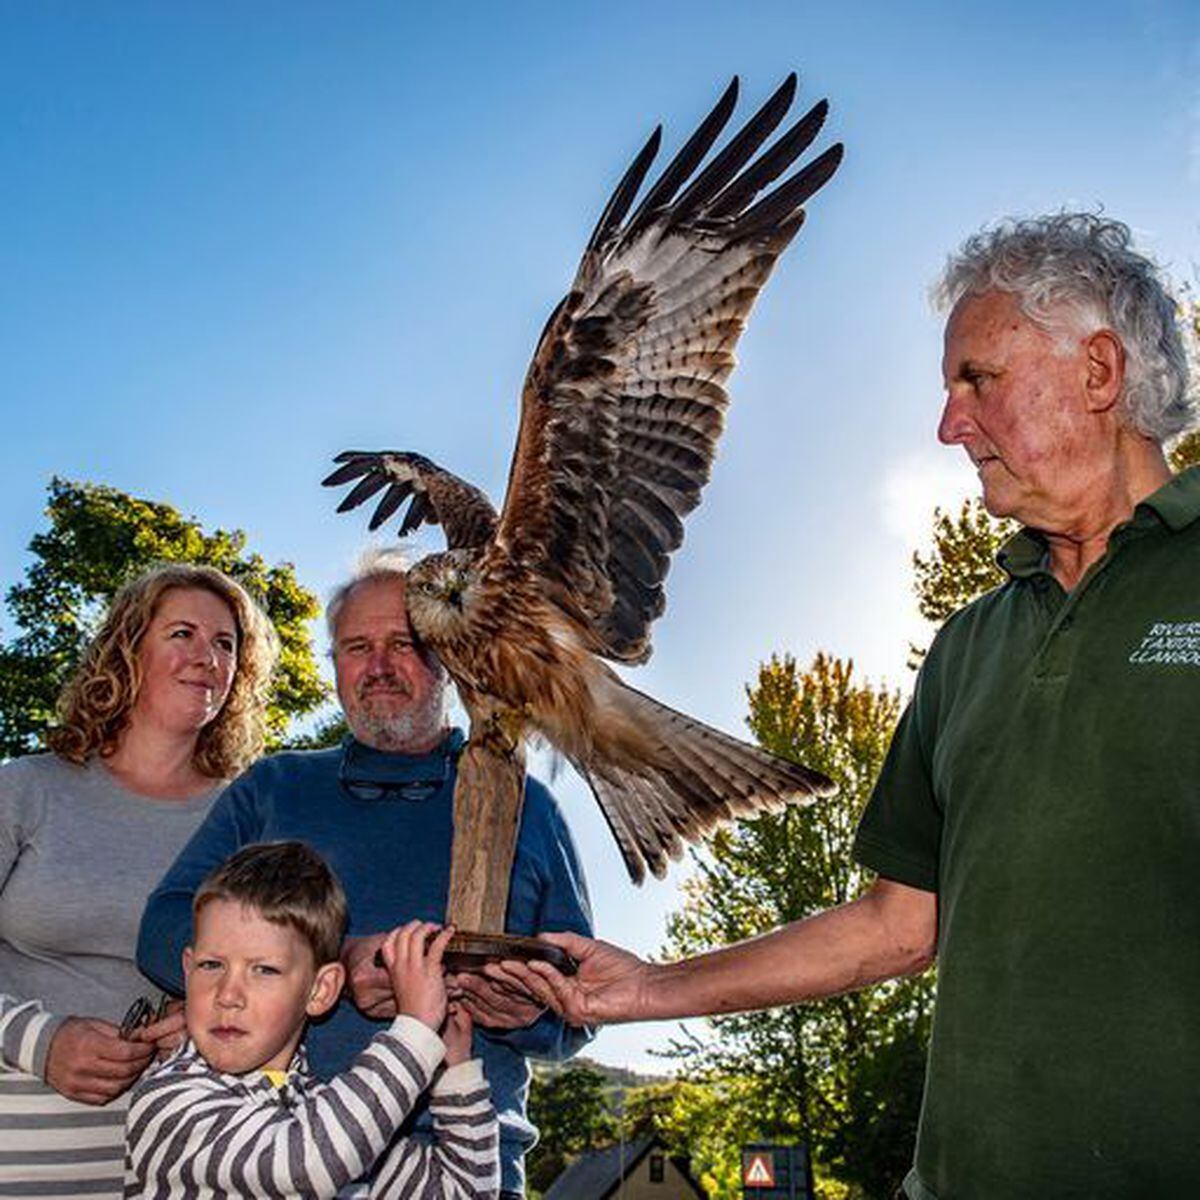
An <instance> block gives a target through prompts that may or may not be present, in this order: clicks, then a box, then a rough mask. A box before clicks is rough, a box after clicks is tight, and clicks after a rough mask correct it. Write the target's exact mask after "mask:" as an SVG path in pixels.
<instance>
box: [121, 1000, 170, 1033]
mask: <svg viewBox="0 0 1200 1200" xmlns="http://www.w3.org/2000/svg"><path fill="white" fill-rule="evenodd" d="M170 1003H171V997H170V996H168V995H166V993H164V994H163V997H162V999H161V1000H160V1001H159V1002H158V1004H157V1005H155V1003H154V1001H153V1000H147V999H146V997H145V996H139V997H138V998H137V999H136V1000H135V1001H134V1002H133V1003H132V1004H131V1005H130V1006H129V1009H128V1011H127V1012H126V1013H125V1017H124V1019H123V1020H122V1021H121V1029H120V1034H121V1037H123V1038H124V1039H125V1040H126V1041H128V1040H129V1039H130V1038H131V1037H133V1035H134V1033H135V1032H136V1031H137V1030H139V1029H142V1028H144V1027H145V1026H146V1025H153V1024H154V1023H155V1022H156V1021H161V1020H162V1019H163V1017H165V1016H166V1015H167V1006H168V1005H169V1004H170Z"/></svg>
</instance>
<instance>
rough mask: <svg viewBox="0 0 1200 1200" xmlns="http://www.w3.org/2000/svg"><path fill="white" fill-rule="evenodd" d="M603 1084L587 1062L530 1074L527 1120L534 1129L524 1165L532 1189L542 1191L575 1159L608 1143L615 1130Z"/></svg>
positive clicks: (604, 1082) (600, 1077) (602, 1079)
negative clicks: (535, 1134)
mask: <svg viewBox="0 0 1200 1200" xmlns="http://www.w3.org/2000/svg"><path fill="white" fill-rule="evenodd" d="M606 1082H607V1081H606V1080H605V1077H604V1075H603V1074H602V1073H601V1072H600V1071H598V1070H596V1068H595V1067H593V1066H590V1065H588V1064H587V1063H575V1064H573V1065H572V1066H568V1067H564V1068H562V1069H561V1070H554V1071H545V1072H542V1071H539V1072H538V1073H537V1074H536V1075H535V1077H534V1081H533V1085H532V1087H531V1088H530V1091H529V1119H530V1120H531V1121H532V1122H533V1123H534V1124H535V1125H536V1126H537V1128H538V1143H537V1145H536V1146H535V1147H534V1149H533V1150H532V1151H531V1152H530V1154H529V1157H528V1159H527V1160H526V1167H527V1171H528V1177H529V1184H530V1187H531V1188H534V1189H536V1190H537V1191H539V1192H543V1191H545V1190H546V1188H548V1187H549V1186H550V1184H552V1183H553V1182H554V1180H555V1179H557V1178H558V1176H559V1175H560V1174H561V1173H562V1171H563V1168H564V1167H566V1166H567V1164H568V1163H569V1162H570V1161H571V1159H573V1158H574V1157H575V1156H576V1155H578V1154H580V1153H582V1152H583V1151H584V1150H594V1149H596V1148H598V1147H600V1146H607V1145H609V1144H611V1143H612V1141H613V1140H614V1131H615V1126H614V1123H613V1119H612V1116H611V1114H610V1112H609V1108H608V1102H607V1100H606V1097H605V1089H606Z"/></svg>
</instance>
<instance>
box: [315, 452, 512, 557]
mask: <svg viewBox="0 0 1200 1200" xmlns="http://www.w3.org/2000/svg"><path fill="white" fill-rule="evenodd" d="M333 461H334V462H339V463H341V464H342V466H340V467H338V469H337V470H336V471H334V472H333V473H332V474H330V475H328V476H326V478H324V479H322V480H321V482H322V484H324V486H325V487H338V486H340V485H341V484H343V483H349V482H350V480H352V479H357V480H358V482H357V483H356V484H355V485H354V487H352V488H351V489H350V491H349V492H348V493H347V494H346V496H345V497H344V498H343V500H342V502H341V504H339V505H338V512H349V510H350V509H352V508H356V507H357V506H358V505H360V504H362V503H363V502H364V501H366V500H369V499H370V498H371V497H372V496H374V495H376V493H378V492H380V491H383V489H384V488H387V491H385V492H384V493H383V496H382V498H381V499H380V501H379V503H378V504H377V505H376V507H375V512H374V513H373V514H372V515H371V520H370V524H369V528H371V529H378V528H379V526H380V525H382V524H383V523H384V521H386V520H387V519H388V517H390V516H391V515H392V514H393V513H394V512H395V511H396V510H397V509H398V508H399V507H400V506H401V505H402V504H403V503H404V502H405V501H406V500H407V501H409V505H408V510H407V512H405V514H404V519H403V520H402V521H401V523H400V536H401V537H404V536H405V535H406V534H409V533H412V532H413V531H414V530H416V529H418V528H420V526H421V525H440V526H441V527H442V529H443V530H444V532H445V534H446V544H447V545H448V546H449V547H450V549H451V550H458V549H460V548H467V547H472V546H482V545H483V544H484V543H485V542H486V541H487V540H488V539H489V538H490V537H491V536H492V533H493V531H494V530H495V528H496V510H495V509H494V508H493V507H492V502H491V501H490V500H489V499H488V498H487V497H486V496H485V495H484V494H483V493H482V492H481V491H480V490H479V489H478V488H477V487H475V486H473V485H472V484H469V483H467V482H466V481H465V480H462V479H459V477H458V476H457V475H452V474H451V473H450V472H449V471H446V470H443V469H442V468H441V467H439V466H438V465H437V463H435V462H432V461H430V460H429V459H428V458H425V457H423V456H422V455H420V454H407V453H404V452H402V451H398V450H383V451H380V452H378V453H371V452H368V451H364V450H345V451H343V452H342V453H341V454H339V455H338V456H337V457H336V458H335V459H334V460H333Z"/></svg>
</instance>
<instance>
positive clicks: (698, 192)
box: [671, 71, 796, 225]
mask: <svg viewBox="0 0 1200 1200" xmlns="http://www.w3.org/2000/svg"><path fill="white" fill-rule="evenodd" d="M795 96H796V73H795V71H793V72H792V73H791V74H790V75H789V76H788V77H787V78H786V79H785V80H784V81H783V83H782V84H780V85H779V87H777V88H776V89H775V91H774V92H772V93H771V95H770V96H769V97H768V98H767V101H766V103H765V104H763V105H762V107H761V108H759V110H758V111H757V112H756V113H755V114H754V115H753V116H752V117H751V118H750V119H749V120H748V121H747V122H746V123H745V124H744V125H743V126H742V128H741V129H739V130H738V132H737V133H736V134H735V135H734V136H733V137H732V138H731V139H730V140H729V142H728V143H727V144H726V146H725V148H724V149H723V150H722V151H721V152H720V153H719V154H718V155H717V156H716V157H715V158H714V159H713V160H712V162H711V163H709V164H708V166H707V167H705V168H704V170H703V171H701V172H700V174H699V175H697V176H696V178H695V179H694V180H693V181H692V182H691V184H689V185H688V188H687V190H686V191H685V192H684V193H683V194H682V195H681V196H680V197H679V199H678V200H676V201H675V203H674V204H673V205H672V206H671V213H672V217H671V223H672V224H673V225H678V224H679V223H680V222H682V221H686V220H688V219H689V218H690V217H692V216H694V215H695V214H696V213H697V212H698V211H699V210H700V209H707V207H708V204H709V202H710V201H711V200H712V198H713V197H714V196H715V195H716V194H717V193H718V192H719V191H720V190H721V189H722V188H723V187H725V185H726V184H727V183H729V181H730V180H731V179H733V178H734V176H736V175H737V173H738V172H739V171H740V170H741V169H742V168H743V167H744V166H745V165H746V164H747V163H748V162H749V161H750V159H751V158H752V157H753V156H754V154H755V153H756V151H757V150H758V148H759V147H760V146H761V145H762V144H763V142H765V141H766V140H767V138H768V137H770V136H771V134H772V133H773V132H774V131H775V129H776V127H777V126H778V125H779V122H780V121H782V120H783V118H784V117H785V116H786V115H787V110H788V109H789V108H791V106H792V101H793V100H794V99H795Z"/></svg>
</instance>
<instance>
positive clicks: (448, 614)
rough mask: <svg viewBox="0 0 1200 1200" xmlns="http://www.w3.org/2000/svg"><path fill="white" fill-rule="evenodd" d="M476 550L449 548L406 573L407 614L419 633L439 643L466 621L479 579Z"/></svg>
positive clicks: (423, 560) (433, 642)
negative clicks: (473, 590)
mask: <svg viewBox="0 0 1200 1200" xmlns="http://www.w3.org/2000/svg"><path fill="white" fill-rule="evenodd" d="M475 559H476V552H475V551H474V550H446V551H444V552H443V553H441V554H431V555H429V556H428V557H427V558H423V559H421V561H420V562H419V563H417V564H416V565H415V566H413V567H410V568H409V571H408V574H407V575H406V576H405V580H404V589H405V600H406V603H407V605H408V616H409V620H410V621H411V622H412V626H413V629H414V631H415V632H416V634H417V636H418V637H420V638H422V639H424V640H426V641H429V642H431V643H432V644H433V645H435V646H436V644H437V642H438V641H439V640H440V639H441V638H445V637H447V636H449V635H452V634H454V633H456V632H458V631H459V630H460V629H461V628H462V627H463V624H464V622H465V621H466V617H467V614H466V610H467V607H468V605H469V603H470V600H471V591H472V588H473V586H474V585H475V583H476V582H477V580H478V572H477V571H476V569H475Z"/></svg>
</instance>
